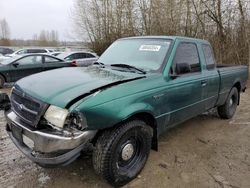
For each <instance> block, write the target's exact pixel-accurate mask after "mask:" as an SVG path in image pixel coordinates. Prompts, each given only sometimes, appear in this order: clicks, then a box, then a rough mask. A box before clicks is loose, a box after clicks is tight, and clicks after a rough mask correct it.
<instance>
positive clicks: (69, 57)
mask: <svg viewBox="0 0 250 188" xmlns="http://www.w3.org/2000/svg"><path fill="white" fill-rule="evenodd" d="M73 59H75V54H72V55H70V56H68V57H66V58H65V60H73Z"/></svg>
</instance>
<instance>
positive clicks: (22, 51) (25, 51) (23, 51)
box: [6, 48, 54, 57]
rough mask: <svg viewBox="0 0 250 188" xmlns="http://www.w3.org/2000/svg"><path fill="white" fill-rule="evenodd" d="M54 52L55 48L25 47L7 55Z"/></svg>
mask: <svg viewBox="0 0 250 188" xmlns="http://www.w3.org/2000/svg"><path fill="white" fill-rule="evenodd" d="M52 52H54V50H51V49H46V48H25V49H20V50H17V51H15V52H14V53H12V54H8V55H6V57H14V56H16V55H25V54H34V53H39V54H43V53H52Z"/></svg>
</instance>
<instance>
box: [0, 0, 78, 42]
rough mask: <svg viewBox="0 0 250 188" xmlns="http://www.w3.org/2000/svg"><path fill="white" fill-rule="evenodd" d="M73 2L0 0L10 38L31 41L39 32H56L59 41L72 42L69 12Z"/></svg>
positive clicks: (2, 16) (1, 11)
mask: <svg viewBox="0 0 250 188" xmlns="http://www.w3.org/2000/svg"><path fill="white" fill-rule="evenodd" d="M73 2H74V0H0V19H3V18H5V19H6V21H7V22H8V24H9V27H10V30H11V38H18V39H22V38H23V39H32V37H33V35H34V34H35V33H39V32H40V31H41V30H52V29H53V30H57V31H58V33H59V37H60V39H61V40H72V34H70V33H71V31H72V29H71V28H72V21H71V19H70V10H71V9H72V7H73Z"/></svg>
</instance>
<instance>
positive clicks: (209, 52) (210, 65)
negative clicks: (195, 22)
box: [202, 44, 215, 70]
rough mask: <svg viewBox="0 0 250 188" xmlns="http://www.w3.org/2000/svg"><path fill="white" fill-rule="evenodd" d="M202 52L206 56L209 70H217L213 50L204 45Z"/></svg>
mask: <svg viewBox="0 0 250 188" xmlns="http://www.w3.org/2000/svg"><path fill="white" fill-rule="evenodd" d="M202 50H203V53H204V56H205V61H206V66H207V69H208V70H209V69H214V68H215V60H214V55H213V50H212V49H211V47H210V46H209V45H207V44H203V45H202Z"/></svg>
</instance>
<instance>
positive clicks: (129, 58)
mask: <svg viewBox="0 0 250 188" xmlns="http://www.w3.org/2000/svg"><path fill="white" fill-rule="evenodd" d="M170 44H171V41H170V40H167V39H145V38H144V39H124V40H118V41H116V42H114V43H113V44H112V45H111V46H110V47H109V48H108V49H107V50H106V51H105V52H104V53H103V54H102V56H101V57H100V58H99V60H98V62H100V63H103V64H105V65H111V64H127V65H131V66H134V67H137V68H141V69H143V70H146V71H151V70H153V71H156V70H158V69H159V68H160V67H161V65H162V63H163V61H164V58H165V57H166V54H167V52H168V50H169V47H170Z"/></svg>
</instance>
